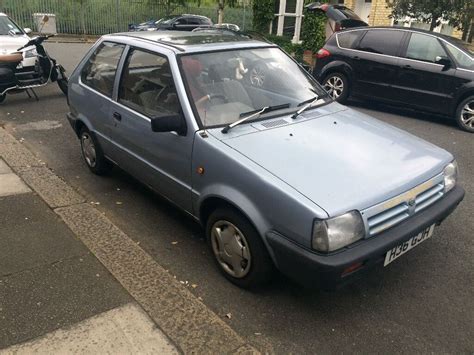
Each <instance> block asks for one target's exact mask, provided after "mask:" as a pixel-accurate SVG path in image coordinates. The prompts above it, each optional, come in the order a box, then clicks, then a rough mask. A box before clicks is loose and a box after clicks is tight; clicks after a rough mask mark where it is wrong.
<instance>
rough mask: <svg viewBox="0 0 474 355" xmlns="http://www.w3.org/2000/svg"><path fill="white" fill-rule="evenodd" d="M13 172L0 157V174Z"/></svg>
mask: <svg viewBox="0 0 474 355" xmlns="http://www.w3.org/2000/svg"><path fill="white" fill-rule="evenodd" d="M11 173H13V171H12V169H10V167H9V166H8V165H7V163H5V162H4V161H3V160H2V159H0V174H11Z"/></svg>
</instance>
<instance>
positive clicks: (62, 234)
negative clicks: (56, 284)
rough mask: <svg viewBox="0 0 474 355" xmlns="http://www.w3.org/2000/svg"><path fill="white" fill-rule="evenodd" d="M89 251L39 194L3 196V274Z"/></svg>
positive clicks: (0, 221) (0, 243) (0, 273)
mask: <svg viewBox="0 0 474 355" xmlns="http://www.w3.org/2000/svg"><path fill="white" fill-rule="evenodd" d="M3 176H4V175H0V181H1V179H2V177H3ZM87 253H88V249H87V248H86V247H85V246H84V244H82V243H81V242H80V241H79V240H78V239H77V238H76V237H75V235H74V234H73V233H72V232H71V230H70V229H69V228H68V227H67V226H66V225H65V224H64V223H63V221H62V220H61V219H60V218H58V216H57V215H56V214H55V213H54V212H53V211H52V210H51V209H50V208H49V207H48V206H47V205H46V204H45V203H44V202H43V201H42V200H41V199H40V198H39V196H38V195H35V194H23V195H15V196H9V197H3V198H0V276H4V275H9V274H13V273H18V272H21V271H23V270H28V269H31V268H34V267H38V266H41V265H44V264H52V263H55V262H58V261H60V260H63V259H68V258H71V257H74V256H78V255H84V254H87ZM0 297H1V296H0Z"/></svg>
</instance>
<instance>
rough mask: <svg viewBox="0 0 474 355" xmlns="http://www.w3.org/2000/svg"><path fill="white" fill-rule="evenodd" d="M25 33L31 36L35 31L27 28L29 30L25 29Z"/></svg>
mask: <svg viewBox="0 0 474 355" xmlns="http://www.w3.org/2000/svg"><path fill="white" fill-rule="evenodd" d="M23 31H24V32H25V33H26V34H27V35H29V34H30V33H31V32H33V31H32V30H31V28H28V27H27V28H24V29H23Z"/></svg>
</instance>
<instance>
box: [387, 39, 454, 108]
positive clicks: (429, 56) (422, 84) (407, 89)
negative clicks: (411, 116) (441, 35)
mask: <svg viewBox="0 0 474 355" xmlns="http://www.w3.org/2000/svg"><path fill="white" fill-rule="evenodd" d="M441 58H444V59H448V58H450V57H449V55H448V54H447V52H446V50H445V49H444V47H443V46H442V44H441V41H440V40H439V39H438V38H436V37H435V36H432V35H428V34H424V33H419V32H411V33H410V37H409V39H408V42H407V44H406V45H405V48H404V50H403V54H402V58H401V59H400V62H399V64H400V70H399V73H398V75H397V78H396V82H395V87H396V88H397V90H398V95H399V99H400V101H401V102H404V103H406V104H409V105H411V106H414V107H418V108H422V109H427V110H430V111H434V112H441V113H447V112H448V109H449V108H450V105H451V103H452V100H453V99H454V95H455V91H456V79H455V72H456V68H455V65H454V62H452V61H451V60H450V59H449V61H450V62H451V64H449V65H445V64H443V63H440V59H441Z"/></svg>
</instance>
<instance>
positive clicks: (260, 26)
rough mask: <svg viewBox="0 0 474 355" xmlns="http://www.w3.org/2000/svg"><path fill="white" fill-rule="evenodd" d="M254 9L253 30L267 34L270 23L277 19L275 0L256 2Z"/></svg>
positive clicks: (259, 0) (255, 0)
mask: <svg viewBox="0 0 474 355" xmlns="http://www.w3.org/2000/svg"><path fill="white" fill-rule="evenodd" d="M252 8H253V28H254V29H255V31H258V32H261V33H267V32H268V28H269V26H270V22H271V21H272V20H273V18H274V17H275V15H274V11H275V0H254V1H253V4H252Z"/></svg>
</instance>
